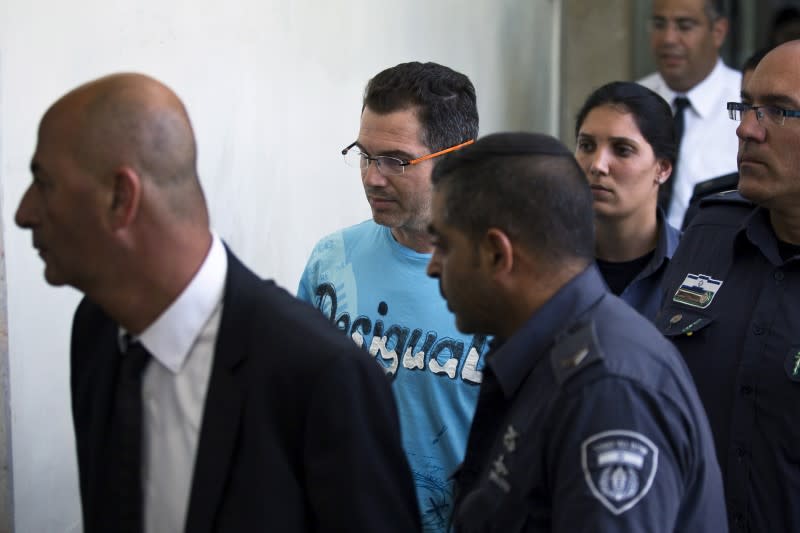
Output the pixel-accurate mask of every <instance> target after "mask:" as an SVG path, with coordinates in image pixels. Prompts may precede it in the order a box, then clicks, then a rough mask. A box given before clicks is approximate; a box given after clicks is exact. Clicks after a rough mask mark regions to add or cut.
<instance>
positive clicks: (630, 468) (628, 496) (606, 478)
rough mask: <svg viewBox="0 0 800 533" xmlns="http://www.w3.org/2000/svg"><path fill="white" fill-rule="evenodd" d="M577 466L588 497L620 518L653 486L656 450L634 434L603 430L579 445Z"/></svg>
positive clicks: (656, 465)
mask: <svg viewBox="0 0 800 533" xmlns="http://www.w3.org/2000/svg"><path fill="white" fill-rule="evenodd" d="M581 466H582V468H583V474H584V477H585V479H586V484H587V485H588V486H589V490H590V491H591V492H592V495H593V496H594V497H595V498H597V499H598V500H599V501H600V503H602V504H603V506H604V507H605V508H606V509H608V510H609V511H611V512H612V513H613V514H615V515H620V514H622V513H624V512H625V511H628V510H630V509H632V508H633V507H634V506H635V505H636V504H637V503H639V501H640V500H641V499H642V498H644V497H645V495H646V494H647V493H648V491H649V490H650V487H652V486H653V479H655V476H656V471H657V470H658V448H657V447H656V445H655V444H653V442H652V441H651V440H650V439H648V438H647V437H645V436H644V435H642V434H641V433H637V432H635V431H627V430H623V429H617V430H612V431H603V432H601V433H597V434H595V435H592V436H591V437H589V438H588V439H586V440H585V441H583V443H582V444H581Z"/></svg>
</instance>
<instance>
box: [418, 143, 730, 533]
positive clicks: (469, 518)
mask: <svg viewBox="0 0 800 533" xmlns="http://www.w3.org/2000/svg"><path fill="white" fill-rule="evenodd" d="M433 182H434V194H433V221H432V223H431V228H430V231H431V234H432V236H433V243H434V252H433V256H432V257H431V261H430V264H429V265H428V274H429V275H431V276H433V277H435V278H438V279H439V285H440V289H441V291H442V294H443V295H444V297H445V298H446V299H447V304H448V307H449V308H450V309H451V310H452V311H453V312H454V313H455V316H456V325H457V326H458V328H459V329H460V330H461V331H463V332H476V331H481V332H486V333H490V334H492V335H494V336H495V341H494V342H493V344H492V349H491V351H490V352H489V354H487V358H486V365H485V366H484V370H483V381H482V384H481V388H480V394H479V397H478V406H477V410H476V413H475V418H474V420H473V423H472V427H471V429H470V433H469V439H468V443H467V452H466V456H465V459H464V462H463V464H462V466H461V468H460V470H459V472H458V473H457V474H456V476H455V479H456V500H455V510H454V516H453V530H454V531H455V532H457V533H460V532H472V531H475V532H477V531H480V532H485V531H497V532H502V533H513V532H516V531H528V532H538V531H541V532H545V531H546V532H565V533H566V532H569V533H576V532H578V533H580V532H590V531H591V532H601V533H602V532H621V531H626V532H648V533H659V532H681V533H706V532H714V533H718V532H723V533H724V532H725V531H727V524H726V518H725V505H724V501H723V494H722V479H721V476H720V472H719V467H718V465H717V462H716V459H715V457H714V449H713V442H712V438H711V431H710V429H709V426H708V421H707V420H706V416H705V413H704V412H703V408H702V405H701V404H700V399H699V398H698V396H697V391H696V390H695V387H694V385H693V384H692V380H691V377H690V375H689V372H688V370H687V369H686V366H685V365H684V364H683V362H682V361H681V358H680V355H679V354H678V352H677V351H676V350H675V348H674V347H673V346H672V345H671V344H670V343H669V342H668V341H667V340H666V339H665V338H664V337H663V336H662V335H660V334H659V332H658V331H657V330H656V329H655V327H654V326H653V325H652V324H650V323H649V321H648V320H647V319H645V318H644V317H642V316H641V315H639V314H638V313H636V312H635V311H634V310H633V309H632V308H630V307H629V306H628V305H627V304H626V303H625V302H623V301H622V300H620V299H619V298H617V297H616V296H614V295H612V294H611V293H610V292H608V289H607V288H606V286H605V283H604V282H603V279H602V277H601V276H600V273H599V271H598V270H597V267H596V266H594V264H593V258H594V228H593V210H592V193H591V190H590V189H589V186H588V183H587V182H586V178H585V176H584V174H583V171H582V170H581V168H580V167H579V166H578V164H577V162H576V161H575V159H574V157H573V156H572V154H571V153H570V151H569V150H567V148H566V147H565V146H564V145H563V144H561V143H560V142H558V141H557V140H555V139H553V138H552V137H547V136H544V135H534V134H524V133H518V134H496V135H490V136H487V137H484V138H483V139H480V140H478V142H477V143H475V144H474V145H472V146H468V147H466V148H464V149H463V150H461V151H459V152H457V153H456V154H453V155H452V156H449V159H447V160H444V161H442V162H441V163H440V164H439V165H438V166H437V167H436V168H435V169H434V171H433Z"/></svg>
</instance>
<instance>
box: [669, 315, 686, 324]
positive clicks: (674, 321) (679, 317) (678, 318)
mask: <svg viewBox="0 0 800 533" xmlns="http://www.w3.org/2000/svg"><path fill="white" fill-rule="evenodd" d="M681 320H683V315H682V314H680V313H678V314H677V315H673V316H672V318H670V319H669V323H670V324H677V323H678V322H680V321H681Z"/></svg>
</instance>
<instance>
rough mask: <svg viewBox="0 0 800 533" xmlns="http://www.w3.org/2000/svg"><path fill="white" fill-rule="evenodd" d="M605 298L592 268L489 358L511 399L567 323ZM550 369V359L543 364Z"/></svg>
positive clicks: (555, 295) (490, 365)
mask: <svg viewBox="0 0 800 533" xmlns="http://www.w3.org/2000/svg"><path fill="white" fill-rule="evenodd" d="M605 294H606V289H605V283H604V282H603V278H602V277H601V276H600V271H599V270H597V267H596V266H595V265H594V264H592V265H589V266H588V267H587V268H586V269H585V270H584V271H583V272H581V273H580V274H578V275H577V276H575V277H574V278H572V279H571V280H570V281H568V282H567V284H566V285H564V286H563V287H561V288H560V289H559V290H558V291H557V292H556V293H555V294H554V295H553V296H552V297H551V298H550V299H549V300H548V301H547V302H545V304H544V305H543V306H542V307H540V308H539V309H537V310H536V311H535V312H534V313H533V314H532V315H531V317H530V318H528V320H527V321H526V322H525V324H524V325H523V326H522V327H521V328H520V329H518V330H517V331H516V332H514V334H513V335H511V336H510V337H509V338H508V339H506V340H505V342H504V343H503V344H502V345H501V346H500V347H499V348H498V349H497V351H496V352H494V353H492V354H491V357H488V356H487V359H486V365H487V366H489V367H491V369H492V371H493V372H494V374H495V377H496V378H497V382H498V383H499V384H500V388H501V389H502V391H503V395H504V396H505V397H506V398H510V397H511V396H512V395H513V394H514V393H515V392H516V391H517V389H518V388H519V387H520V385H522V382H523V381H524V380H525V379H526V378H527V377H528V374H530V371H531V369H533V368H534V367H535V366H536V365H538V364H540V363H541V362H542V359H543V358H545V357H546V356H548V354H549V351H550V349H551V348H552V347H553V344H554V342H555V341H556V339H557V337H558V336H559V335H560V334H561V333H563V330H564V327H565V326H564V324H565V322H566V323H568V324H572V321H573V319H576V318H577V317H580V316H581V315H582V314H583V313H585V312H586V311H587V310H588V309H589V308H591V307H592V306H593V305H595V304H596V303H597V302H598V301H599V300H600V299H601V298H602V297H603V296H604V295H605ZM544 364H547V365H549V364H550V361H549V359H548V360H546V361H545V362H544Z"/></svg>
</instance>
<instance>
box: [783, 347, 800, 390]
mask: <svg viewBox="0 0 800 533" xmlns="http://www.w3.org/2000/svg"><path fill="white" fill-rule="evenodd" d="M783 369H784V370H786V375H787V376H789V379H791V380H792V381H797V382H800V346H792V348H791V350H789V353H788V354H787V355H786V361H785V362H784V363H783Z"/></svg>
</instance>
